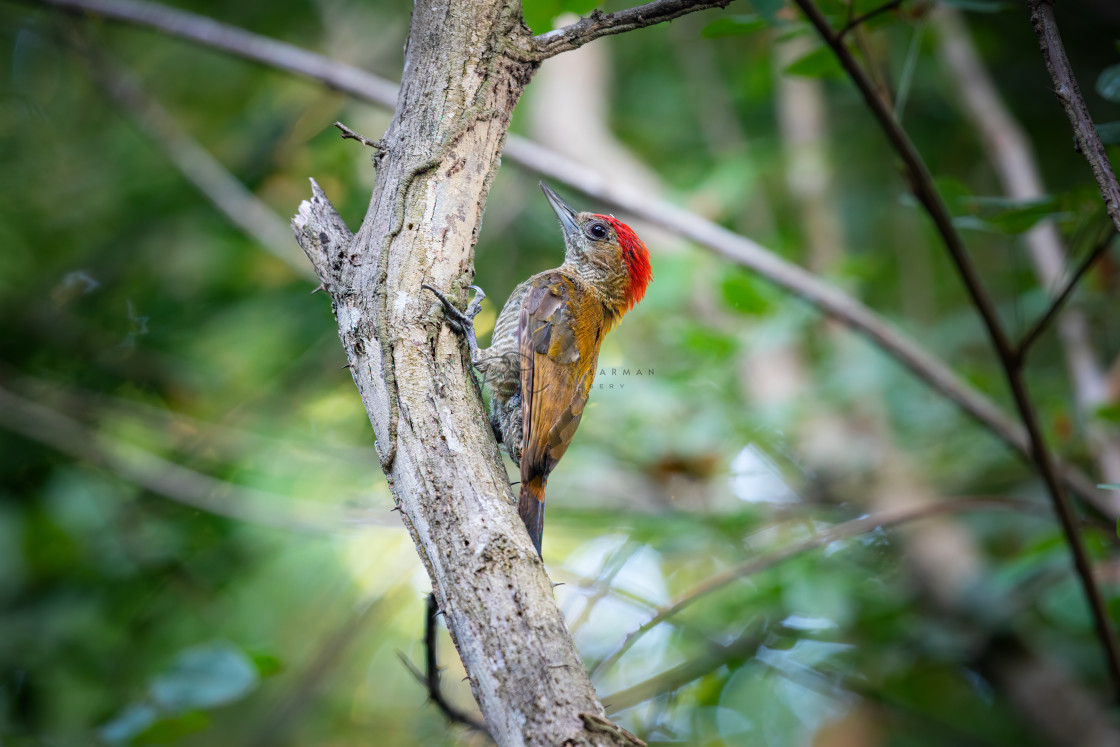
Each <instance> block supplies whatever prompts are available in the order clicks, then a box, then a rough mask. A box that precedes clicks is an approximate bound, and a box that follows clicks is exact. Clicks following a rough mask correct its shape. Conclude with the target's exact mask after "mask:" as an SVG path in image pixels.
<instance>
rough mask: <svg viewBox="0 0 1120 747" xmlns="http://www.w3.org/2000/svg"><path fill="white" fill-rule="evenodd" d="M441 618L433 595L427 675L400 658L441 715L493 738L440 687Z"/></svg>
mask: <svg viewBox="0 0 1120 747" xmlns="http://www.w3.org/2000/svg"><path fill="white" fill-rule="evenodd" d="M438 616H439V604H438V603H437V602H436V595H435V594H429V595H428V601H427V604H426V607H425V612H424V671H423V672H420V671H419V670H418V669H417V668H416V666H415V665H414V664H413V663H412V662H411V661H409V660H408V657H407V656H405V655H404V654H403V653H401V652H400V651H398V652H397V655H398V656H399V657H400V659H401V661H402V662H403V663H404V665H405V667H406V668H407V669H408V671H409V673H411V674H412V676H413V677H415V678H416V680H417V681H418V682H419V683H420V684H421V685H423V686H424V687H425V688H427V690H428V698H429V700H431V701H432V702H433V703H435V705H436V707H437V708H439V710H440V712H442V713H443V715H444V716H446V717H447V720H448V721H450V722H451V723H453V724H461V725H462V726H465V727H467V728H468V729H471V730H473V731H477V732H478V733H479V734H485V735H486V736H488V737H489V736H490V732H489V731H488V730H487V728H486V724H484V723H482V722H481V721H479V720H478V719H476V718H475V717H474V716H472V715H470V714H469V713H466V712H464V711H461V710H459V709H458V708H457V707H455V706H454V705H452V704H451V701H449V700H448V699H447V697H446V696H444V694H443V689H442V688H441V687H440V683H439V680H440V668H439V662H438V661H437V659H436V646H437V645H438V641H437V640H436V636H437V635H438V633H439V621H438V620H437V619H436V618H437V617H438Z"/></svg>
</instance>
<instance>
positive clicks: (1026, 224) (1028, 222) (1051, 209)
mask: <svg viewBox="0 0 1120 747" xmlns="http://www.w3.org/2000/svg"><path fill="white" fill-rule="evenodd" d="M964 204H965V205H967V206H969V207H973V208H979V209H980V211H981V213H982V214H983V218H984V221H985V222H986V223H988V224H989V225H991V226H992V227H993V228H994V229H995V230H997V231H999V232H1001V233H1023V232H1024V231H1029V230H1030V229H1031V228H1033V227H1034V225H1035V224H1036V223H1038V222H1039V221H1041V220H1045V219H1047V218H1054V219H1056V220H1066V219H1068V218H1070V217H1072V213H1069V212H1067V211H1063V210H1061V209H1060V206H1059V202H1058V200H1057V199H1056V198H1054V197H1040V198H1038V199H1037V200H1011V199H1008V198H1005V197H972V198H968V199H966V200H965V201H964ZM985 208H989V209H990V208H995V212H988V211H987V210H985Z"/></svg>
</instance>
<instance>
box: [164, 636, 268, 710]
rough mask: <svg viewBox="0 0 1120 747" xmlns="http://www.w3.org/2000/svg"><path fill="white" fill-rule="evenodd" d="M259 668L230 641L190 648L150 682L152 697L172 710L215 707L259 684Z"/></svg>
mask: <svg viewBox="0 0 1120 747" xmlns="http://www.w3.org/2000/svg"><path fill="white" fill-rule="evenodd" d="M259 679H260V678H259V677H258V675H257V668H256V667H255V666H253V662H252V661H250V660H249V657H247V656H245V654H243V653H242V652H241V649H239V648H237V647H236V646H233V645H231V644H229V643H222V642H216V643H207V644H203V645H201V646H196V647H194V648H191V649H188V650H186V651H184V652H183V653H181V654H179V656H178V657H177V658H176V659H175V662H174V663H173V664H172V666H171V669H170V670H168V671H167V672H164V673H163V674H161V675H160V676H158V677H156V678H155V679H154V680H153V681H152V684H151V687H150V691H151V695H152V699H153V700H154V701H155V702H156V703H157V704H158V705H159V706H161V707H162V708H164V709H166V710H168V711H171V712H182V711H190V710H194V709H198V708H213V707H214V706H219V705H223V704H225V703H229V702H232V701H234V700H237V699H238V698H241V697H243V696H244V695H245V694H246V693H248V692H250V691H251V690H252V689H253V688H255V687H256V686H257V682H258V681H259Z"/></svg>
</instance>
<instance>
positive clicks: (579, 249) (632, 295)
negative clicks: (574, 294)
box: [541, 182, 653, 315]
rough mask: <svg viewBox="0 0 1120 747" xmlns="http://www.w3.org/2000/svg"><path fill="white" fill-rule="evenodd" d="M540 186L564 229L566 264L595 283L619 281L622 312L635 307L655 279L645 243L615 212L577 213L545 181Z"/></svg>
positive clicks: (602, 283) (609, 284)
mask: <svg viewBox="0 0 1120 747" xmlns="http://www.w3.org/2000/svg"><path fill="white" fill-rule="evenodd" d="M541 189H542V190H543V191H544V196H545V197H547V198H548V204H549V205H551V206H552V209H553V211H554V212H555V213H556V217H557V218H559V219H560V226H561V227H562V228H563V229H564V264H566V265H572V266H575V267H576V268H578V269H579V271H580V275H581V276H582V277H584V278H585V279H587V280H590V281H591V282H592V283H594V284H596V285H600V286H604V285H605V286H607V287H610V286H612V285H614V284H616V283H617V284H619V287H618V291H619V298H618V302H619V306H620V308H619V312H620V315H621V313H625V312H627V311H629V310H630V309H632V308H633V307H634V305H635V304H636V303H638V302H639V301H641V300H642V297H643V296H644V295H645V293H646V287H647V286H648V285H649V283H650V281H651V280H653V269H652V268H651V267H650V264H649V250H648V249H646V245H645V244H644V243H642V240H641V239H639V238H638V235H637V234H636V233H634V230H633V229H632V228H630V226H628V225H626V224H625V223H623V222H622V221H620V220H619V219H618V218H615V217H614V216H613V215H600V214H598V213H577V212H576V211H575V210H573V209H572V207H571V206H570V205H568V203H566V202H564V201H563V200H562V199H560V196H559V195H558V194H556V193H555V192H553V191H552V190H551V189H550V188H549V187H548V185H547V184H545V183H544V182H541ZM612 295H613V294H612Z"/></svg>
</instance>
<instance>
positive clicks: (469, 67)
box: [293, 0, 636, 746]
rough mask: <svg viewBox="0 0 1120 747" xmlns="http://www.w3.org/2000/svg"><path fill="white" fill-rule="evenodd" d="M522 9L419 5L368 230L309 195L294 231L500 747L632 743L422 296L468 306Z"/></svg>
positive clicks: (456, 355)
mask: <svg viewBox="0 0 1120 747" xmlns="http://www.w3.org/2000/svg"><path fill="white" fill-rule="evenodd" d="M530 39H531V35H530V32H529V31H528V29H527V28H525V26H524V25H523V23H522V21H521V11H520V6H519V5H518V4H516V3H506V2H504V1H503V0H481V1H478V2H472V3H462V2H455V0H421V1H420V2H417V3H416V4H415V5H414V7H413V18H412V28H411V32H410V36H409V40H408V44H407V46H406V48H405V69H404V76H403V81H402V85H401V89H400V94H399V98H398V101H397V106H396V113H395V115H394V118H393V121H392V123H391V125H390V127H389V130H388V132H387V133H386V134H385V136H384V138H383V139H382V141H381V149H380V151H379V152H378V154H377V155H376V156H374V162H375V165H376V167H377V172H378V173H377V181H376V185H375V187H374V191H373V196H372V199H371V201H370V206H369V210H368V212H367V213H366V216H365V220H364V222H363V223H362V226H361V228H360V229H359V230H358V232H357V234H356V235H354V236H353V237H351V236H350V235H349V234H350V232H349V230H348V229H347V227H346V226H345V224H344V223H342V221H341V220H340V219H339V218H338V215H337V213H336V212H335V211H334V208H333V207H332V206H331V205H330V202H329V201H328V200H327V198H326V196H325V195H324V194H323V193H322V191H321V190H320V189H318V185H313V187H314V196H313V198H312V200H311V201H309V202H305V203H303V204H302V205H301V206H300V212H299V214H298V215H297V216H296V217H295V219H294V220H293V228H294V230H295V232H296V236H297V239H298V240H299V242H300V245H301V246H302V247H303V249H304V251H305V252H306V253H307V255H308V257H309V258H310V259H311V262H312V264H313V265H314V267H315V270H316V272H317V273H318V275H319V278H320V280H321V281H322V283H323V286H324V289H325V290H326V291H327V292H328V293H329V295H330V297H331V301H332V306H333V309H334V313H335V316H336V318H337V321H338V326H339V336H340V337H341V339H342V343H343V346H344V347H345V349H346V353H347V356H348V358H349V361H350V368H351V371H352V373H353V376H354V381H355V383H356V384H357V386H358V390H359V392H360V393H361V396H362V401H363V403H364V405H365V407H366V410H367V412H368V413H369V416H370V422H371V423H372V424H373V428H374V431H375V433H376V436H377V446H378V454H379V456H380V458H381V462H382V466H383V468H384V469H385V474H386V476H387V478H388V481H389V486H390V488H391V489H392V491H393V495H394V497H395V498H396V500H397V502H398V504H399V506H400V509H401V514H402V517H403V519H404V522H405V524H406V525H407V527H408V530H409V532H410V533H411V534H412V538H413V540H414V541H415V542H416V546H417V549H418V550H419V552H420V555H421V559H422V560H423V562H424V564H425V566H426V567H427V569H428V573H429V574H430V576H431V579H432V586H433V589H434V591H435V594H436V598H437V600H438V602H439V606H440V609H441V610H442V611H443V612H444V614H445V618H446V620H447V624H448V628H449V629H450V630H451V634H452V637H453V638H454V640H455V643H456V646H457V647H458V650H459V653H460V656H461V657H462V659H463V663H464V665H465V666H466V670H467V672H468V673H469V675H470V681H471V687H472V688H473V691H474V694H475V697H476V698H477V700H478V702H479V705H480V707H481V708H482V712H483V715H484V716H485V718H486V722H487V725H488V727H489V729H490V731H491V733H492V734H493V736H494V738H495V740H496V741H497V742H498V743H499V744H501V745H522V744H529V745H573V746H574V745H608V744H627V743H630V744H633V743H635V742H636V740H633V738H632V737H630V736H629V735H627V734H626V733H625V732H623V731H622V730H620V729H618V728H617V727H615V726H614V725H613V724H610V722H608V721H606V720H605V719H604V718H603V715H604V712H603V708H602V706H601V705H600V703H599V701H598V700H597V699H596V696H595V691H594V688H593V687H592V686H591V682H590V679H589V678H588V676H587V674H586V672H585V670H584V666H583V662H582V661H581V660H580V657H579V655H578V653H577V652H576V649H575V646H574V645H573V643H572V639H571V637H570V636H569V635H568V632H567V630H566V628H565V626H564V620H563V618H562V617H561V615H560V611H559V609H558V608H557V605H556V602H555V599H554V596H553V592H552V585H551V583H550V582H549V579H548V577H547V576H546V574H545V573H544V568H543V565H542V563H541V561H540V559H539V558H538V556H537V553H536V551H535V550H534V548H533V545H532V543H531V542H530V540H529V537H528V535H527V534H526V533H525V531H524V528H523V527H522V526H521V520H520V519H519V518H518V516H517V512H516V510H515V509H514V503H515V497H514V494H513V492H512V490H511V488H510V485H509V478H508V477H507V475H506V470H505V467H504V465H503V463H502V461H501V458H500V457H499V454H498V451H497V447H496V445H495V442H494V438H493V436H492V434H491V431H490V426H489V422H488V420H487V417H486V414H485V412H484V409H483V406H482V401H481V398H480V397H479V392H478V388H477V386H476V385H475V384H474V379H473V378H472V376H471V375H470V373H469V371H468V370H467V363H468V359H467V357H466V356H465V355H464V347H463V346H462V344H461V341H460V338H459V337H458V336H456V335H455V334H454V333H453V332H452V331H451V330H450V329H449V328H448V327H447V326H446V325H445V324H444V323H443V321H444V315H443V313H442V309H441V308H440V306H439V304H438V303H437V302H436V300H435V298H434V297H433V296H432V295H431V294H429V293H427V292H426V291H423V290H422V289H421V287H420V286H421V284H422V283H428V284H430V285H432V286H434V287H436V288H440V289H443V290H445V291H446V292H449V293H450V294H451V297H452V298H455V297H456V296H459V297H460V298H463V297H465V294H464V292H463V290H462V289H463V287H464V286H466V285H468V284H469V283H470V282H471V280H472V272H473V269H472V267H473V265H472V255H473V250H474V245H475V240H476V238H477V235H478V230H479V226H480V223H481V219H482V210H483V206H484V204H485V202H486V196H487V193H488V191H489V188H490V183H491V180H492V179H493V177H494V174H495V172H496V171H497V168H498V162H499V154H500V152H501V148H502V145H503V143H504V140H505V134H506V131H507V129H508V127H509V119H510V114H511V112H512V110H513V107H514V105H515V104H516V103H517V100H518V98H519V97H520V95H521V93H522V91H523V90H524V87H525V85H526V84H527V83H528V82H529V79H530V78H531V77H532V74H533V72H534V71H535V68H536V64H537V63H536V62H534V61H532V60H531V59H530V58H529V57H528V56H526V55H525V54H524V51H523V50H524V49H526V48H527V47H528V44H529V41H530Z"/></svg>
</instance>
